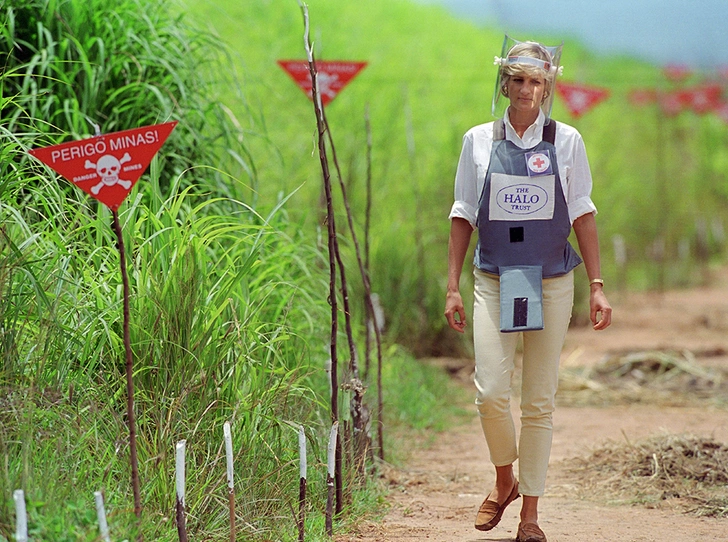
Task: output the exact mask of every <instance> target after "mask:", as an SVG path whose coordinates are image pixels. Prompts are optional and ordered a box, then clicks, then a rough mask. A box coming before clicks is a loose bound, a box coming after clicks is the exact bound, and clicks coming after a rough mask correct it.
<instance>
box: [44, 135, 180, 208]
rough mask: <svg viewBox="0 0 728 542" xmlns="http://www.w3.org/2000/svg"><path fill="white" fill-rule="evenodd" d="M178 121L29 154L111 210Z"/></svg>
mask: <svg viewBox="0 0 728 542" xmlns="http://www.w3.org/2000/svg"><path fill="white" fill-rule="evenodd" d="M175 126H177V121H173V122H166V123H164V124H156V125H154V126H144V127H142V128H135V129H133V130H124V131H122V132H114V133H111V134H104V135H100V136H95V137H90V138H88V139H82V140H80V141H69V142H68V143H61V144H60V145H53V146H52V147H43V148H40V149H33V150H31V151H30V154H32V155H33V156H35V157H36V158H37V159H38V160H40V161H41V162H43V163H44V164H45V165H47V166H48V167H50V168H51V169H53V170H54V171H56V172H57V173H59V174H60V175H62V176H64V177H65V178H66V179H68V180H69V181H71V182H72V183H73V184H75V185H76V186H78V187H79V188H80V189H81V190H83V191H84V192H86V193H87V194H89V195H91V197H93V198H95V199H97V200H99V201H100V202H101V203H103V204H104V205H106V206H107V207H109V208H110V209H112V210H114V211H115V210H117V209H118V208H119V206H120V205H121V203H122V202H123V201H124V200H125V199H126V196H127V195H128V194H129V191H130V190H131V189H132V188H133V186H134V185H135V184H136V182H137V181H138V180H139V177H141V176H142V173H144V171H145V170H146V169H147V166H149V163H150V162H151V161H152V158H154V155H155V154H157V151H159V149H160V148H161V146H162V145H163V144H164V142H165V141H166V140H167V138H168V137H169V134H171V133H172V130H174V127H175Z"/></svg>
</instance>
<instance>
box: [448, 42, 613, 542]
mask: <svg viewBox="0 0 728 542" xmlns="http://www.w3.org/2000/svg"><path fill="white" fill-rule="evenodd" d="M503 51H504V52H505V53H506V54H503V56H502V57H496V64H497V65H498V66H499V73H498V78H497V82H496V91H495V94H494V98H493V113H494V115H495V116H496V117H499V118H498V119H497V120H496V121H495V122H490V123H487V124H481V125H478V126H475V127H474V128H472V129H470V130H469V131H468V132H467V133H466V134H465V136H464V137H463V147H462V152H461V155H460V160H459V163H458V169H457V174H456V176H455V201H454V203H453V206H452V210H451V212H450V220H451V229H450V240H449V247H448V289H447V299H446V307H445V316H446V318H447V321H448V324H449V325H450V327H452V328H453V329H455V330H456V331H459V332H463V331H464V328H465V325H466V315H465V309H464V307H463V301H462V297H461V295H460V286H459V283H460V275H461V272H462V268H463V264H464V260H465V256H466V253H467V250H468V246H469V242H470V237H471V234H472V232H473V231H477V233H478V241H477V246H476V249H475V257H474V277H475V296H474V307H473V326H474V327H473V330H474V331H473V334H474V347H475V385H476V390H477V393H476V405H477V408H478V412H479V415H480V420H481V425H482V427H483V433H484V435H485V440H486V443H487V446H488V449H489V451H490V459H491V461H492V463H493V465H494V466H495V471H496V482H495V487H494V488H493V490H492V491H491V492H490V493H489V495H488V496H487V497H486V499H485V501H484V502H483V504H482V505H481V507H480V509H479V511H478V514H477V517H476V521H475V528H476V529H478V530H481V531H488V530H490V529H492V528H494V527H495V526H496V525H497V524H498V522H499V521H500V519H501V517H502V515H503V512H504V510H505V508H506V507H507V506H508V505H509V504H510V503H511V502H513V501H514V500H516V499H517V498H518V497H519V496H521V495H522V496H523V501H522V507H521V514H520V518H521V521H520V524H519V526H518V535H517V538H516V540H517V541H518V542H546V535H545V534H544V533H543V531H542V530H541V529H540V527H539V525H538V501H539V498H540V497H541V496H542V495H543V494H544V488H545V482H546V471H547V468H548V461H549V455H550V453H551V440H552V413H553V410H554V403H555V395H556V388H557V384H558V372H559V358H560V355H561V349H562V347H563V343H564V338H565V336H566V330H567V328H568V326H569V321H570V319H571V310H572V305H573V297H574V296H573V294H574V277H573V270H574V268H575V267H576V266H577V265H579V264H580V263H582V258H583V262H584V264H585V268H586V273H587V276H588V278H589V287H590V290H591V292H590V298H589V303H590V318H591V321H592V324H593V327H594V329H595V330H603V329H605V328H607V327H608V326H609V325H610V323H611V316H612V309H611V307H610V305H609V303H608V301H607V299H606V296H605V295H604V291H603V285H604V281H603V280H602V278H601V269H600V260H599V242H598V236H597V228H596V222H595V219H594V215H595V214H596V207H595V206H594V203H593V202H592V200H591V188H592V179H591V172H590V169H589V164H588V161H587V156H586V149H585V146H584V142H583V140H582V138H581V135H580V134H579V132H577V131H576V130H575V129H574V128H572V127H571V126H568V125H566V124H563V123H561V122H556V121H554V120H552V119H551V118H550V114H551V106H552V104H553V97H554V87H555V79H556V76H557V75H558V74H559V73H560V71H561V68H560V67H559V61H560V56H561V47H560V46H559V47H546V46H544V45H542V44H539V43H535V42H518V41H515V40H512V39H511V38H509V37H508V36H506V39H505V41H504V47H503ZM504 106H506V109H505V111H503V113H502V114H500V110H501V109H503V107H504ZM572 228H573V230H574V232H575V234H576V239H577V242H578V245H579V252H580V253H581V258H580V257H579V255H578V254H577V253H576V251H575V250H574V249H573V248H572V247H571V245H570V244H569V242H568V237H569V234H570V232H571V230H572ZM519 336H522V339H523V366H522V388H521V431H520V435H519V436H517V435H516V431H515V426H514V423H513V419H512V416H511V410H510V396H511V375H512V373H513V370H514V360H515V354H516V346H517V343H518V339H519ZM516 459H518V461H519V463H518V478H516V476H515V473H514V469H513V463H514V462H515V460H516Z"/></svg>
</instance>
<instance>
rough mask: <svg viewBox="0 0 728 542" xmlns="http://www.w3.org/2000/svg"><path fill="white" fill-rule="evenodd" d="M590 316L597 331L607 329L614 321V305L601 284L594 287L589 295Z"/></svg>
mask: <svg viewBox="0 0 728 542" xmlns="http://www.w3.org/2000/svg"><path fill="white" fill-rule="evenodd" d="M589 318H590V320H591V322H592V325H593V326H594V330H595V331H600V330H602V329H606V328H608V327H609V325H610V324H611V323H612V307H611V305H610V304H609V301H607V296H606V295H604V290H603V289H602V288H601V286H596V285H595V287H593V288H592V291H591V295H590V296H589Z"/></svg>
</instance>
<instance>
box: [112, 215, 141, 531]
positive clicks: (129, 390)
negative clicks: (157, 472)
mask: <svg viewBox="0 0 728 542" xmlns="http://www.w3.org/2000/svg"><path fill="white" fill-rule="evenodd" d="M111 212H112V216H113V218H114V232H116V239H117V246H118V248H119V265H120V266H121V281H122V285H123V288H124V353H125V355H126V417H127V423H128V424H129V455H130V456H131V487H132V492H133V493H134V514H135V515H136V517H137V519H138V520H139V521H138V528H139V534H138V535H137V540H139V541H141V540H142V539H143V535H142V529H141V519H142V498H141V493H140V491H139V460H138V459H137V446H136V418H135V417H134V379H133V374H134V366H133V364H134V359H133V356H132V351H131V338H130V333H129V277H128V276H127V273H126V254H125V251H124V236H123V233H122V231H121V224H120V223H119V214H118V213H117V212H116V211H115V210H112V211H111Z"/></svg>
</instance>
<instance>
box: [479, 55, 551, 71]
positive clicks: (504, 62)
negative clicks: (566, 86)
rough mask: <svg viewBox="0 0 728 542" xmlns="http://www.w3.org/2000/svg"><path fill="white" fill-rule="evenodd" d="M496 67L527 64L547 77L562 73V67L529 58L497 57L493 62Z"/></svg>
mask: <svg viewBox="0 0 728 542" xmlns="http://www.w3.org/2000/svg"><path fill="white" fill-rule="evenodd" d="M493 64H495V65H496V66H511V65H513V64H529V65H531V66H536V67H537V68H541V69H542V70H544V71H545V72H546V73H548V74H549V75H561V74H562V73H563V71H564V67H563V66H559V67H558V68H557V67H556V66H554V65H553V64H551V62H547V61H545V60H541V59H540V58H533V57H530V56H509V57H506V58H501V57H499V56H497V57H495V60H494V62H493Z"/></svg>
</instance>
